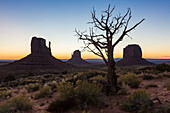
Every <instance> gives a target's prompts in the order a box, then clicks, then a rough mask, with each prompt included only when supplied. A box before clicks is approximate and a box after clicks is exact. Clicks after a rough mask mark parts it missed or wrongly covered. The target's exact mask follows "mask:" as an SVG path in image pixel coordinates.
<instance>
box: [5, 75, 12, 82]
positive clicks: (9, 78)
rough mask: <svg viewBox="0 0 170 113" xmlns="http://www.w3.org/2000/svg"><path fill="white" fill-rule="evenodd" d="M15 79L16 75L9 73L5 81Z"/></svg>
mask: <svg viewBox="0 0 170 113" xmlns="http://www.w3.org/2000/svg"><path fill="white" fill-rule="evenodd" d="M13 80H15V77H14V76H13V75H8V76H6V77H5V79H4V82H9V81H13Z"/></svg>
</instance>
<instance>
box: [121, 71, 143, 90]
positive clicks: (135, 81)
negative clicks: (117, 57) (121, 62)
mask: <svg viewBox="0 0 170 113" xmlns="http://www.w3.org/2000/svg"><path fill="white" fill-rule="evenodd" d="M119 81H120V82H122V83H124V84H125V85H128V86H130V87H131V88H138V86H139V84H140V83H141V79H140V78H139V76H137V75H136V74H133V73H128V74H126V75H122V76H121V77H120V79H119Z"/></svg>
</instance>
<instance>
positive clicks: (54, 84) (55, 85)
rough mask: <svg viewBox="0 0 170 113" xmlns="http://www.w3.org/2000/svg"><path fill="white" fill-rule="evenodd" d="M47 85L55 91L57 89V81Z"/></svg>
mask: <svg viewBox="0 0 170 113" xmlns="http://www.w3.org/2000/svg"><path fill="white" fill-rule="evenodd" d="M47 85H48V86H50V87H51V89H54V88H56V87H57V82H56V81H52V82H48V83H47Z"/></svg>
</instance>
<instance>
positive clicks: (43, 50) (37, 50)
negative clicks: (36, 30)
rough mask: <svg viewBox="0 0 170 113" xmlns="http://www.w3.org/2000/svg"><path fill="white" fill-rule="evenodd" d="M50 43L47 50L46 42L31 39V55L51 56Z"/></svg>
mask: <svg viewBox="0 0 170 113" xmlns="http://www.w3.org/2000/svg"><path fill="white" fill-rule="evenodd" d="M50 46H51V42H49V48H48V47H47V46H46V40H45V39H43V38H37V37H33V38H32V40H31V54H45V55H46V54H51V47H50Z"/></svg>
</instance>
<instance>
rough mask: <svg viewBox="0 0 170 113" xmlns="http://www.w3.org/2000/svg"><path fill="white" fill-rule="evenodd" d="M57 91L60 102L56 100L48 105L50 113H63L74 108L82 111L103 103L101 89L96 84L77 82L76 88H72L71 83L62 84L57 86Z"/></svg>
mask: <svg viewBox="0 0 170 113" xmlns="http://www.w3.org/2000/svg"><path fill="white" fill-rule="evenodd" d="M58 91H59V93H60V97H61V100H56V101H54V102H52V103H51V104H50V106H49V107H48V109H47V110H48V111H50V112H54V113H56V112H57V113H58V112H63V111H66V110H68V109H70V108H72V107H74V106H78V107H79V108H81V109H84V108H86V107H87V106H89V105H92V106H97V105H101V104H102V102H103V101H102V98H101V89H100V87H99V85H98V84H97V83H89V82H87V81H77V86H76V87H75V88H74V86H73V83H70V82H62V83H59V85H58Z"/></svg>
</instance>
